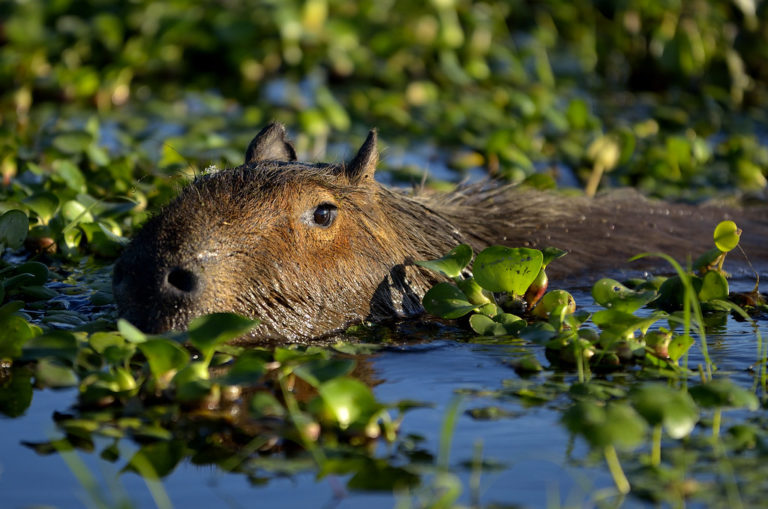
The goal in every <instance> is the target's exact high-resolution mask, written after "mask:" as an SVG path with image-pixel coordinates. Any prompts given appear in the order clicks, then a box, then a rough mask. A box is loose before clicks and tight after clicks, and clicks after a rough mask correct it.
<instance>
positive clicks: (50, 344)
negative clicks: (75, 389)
mask: <svg viewBox="0 0 768 509" xmlns="http://www.w3.org/2000/svg"><path fill="white" fill-rule="evenodd" d="M77 352H78V348H77V339H76V338H75V336H74V335H73V334H71V333H69V332H65V331H61V330H52V331H49V332H46V333H45V334H43V335H41V336H36V337H34V338H32V339H30V340H29V341H27V343H26V344H25V345H24V348H23V349H22V358H23V359H24V360H30V361H34V360H37V359H42V358H45V357H53V358H56V359H61V360H64V361H67V362H70V363H73V362H75V359H76V358H77Z"/></svg>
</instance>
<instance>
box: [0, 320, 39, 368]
mask: <svg viewBox="0 0 768 509" xmlns="http://www.w3.org/2000/svg"><path fill="white" fill-rule="evenodd" d="M36 332H37V329H36V328H33V327H32V326H31V325H30V324H29V322H27V321H26V320H25V319H24V318H22V317H20V316H17V315H6V316H2V317H0V359H16V358H18V357H21V356H22V352H23V350H22V349H23V347H24V345H25V344H26V343H27V342H28V341H29V340H30V339H32V338H33V337H35V335H36Z"/></svg>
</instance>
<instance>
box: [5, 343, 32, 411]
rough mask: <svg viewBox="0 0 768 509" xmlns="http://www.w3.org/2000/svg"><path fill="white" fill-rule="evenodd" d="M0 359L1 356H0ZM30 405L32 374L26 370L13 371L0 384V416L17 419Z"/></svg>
mask: <svg viewBox="0 0 768 509" xmlns="http://www.w3.org/2000/svg"><path fill="white" fill-rule="evenodd" d="M0 357H2V354H0ZM30 403H32V374H31V373H30V372H29V371H28V370H26V369H13V370H10V371H9V376H6V377H4V378H3V382H2V383H0V414H2V415H5V416H7V417H19V416H21V415H24V412H26V411H27V408H29V405H30Z"/></svg>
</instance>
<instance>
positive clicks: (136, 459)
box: [125, 440, 185, 479]
mask: <svg viewBox="0 0 768 509" xmlns="http://www.w3.org/2000/svg"><path fill="white" fill-rule="evenodd" d="M184 451H185V446H184V442H183V441H181V440H169V441H162V442H154V443H151V444H149V445H145V446H144V447H142V448H141V449H139V450H138V451H136V454H134V455H133V457H132V458H131V459H130V460H129V461H128V464H127V465H126V466H125V470H128V471H132V472H136V473H138V474H139V475H141V476H142V477H144V478H145V479H160V478H163V477H165V476H167V475H168V474H170V473H171V472H173V470H174V469H175V468H176V465H178V464H179V462H180V461H181V459H182V458H183V457H184Z"/></svg>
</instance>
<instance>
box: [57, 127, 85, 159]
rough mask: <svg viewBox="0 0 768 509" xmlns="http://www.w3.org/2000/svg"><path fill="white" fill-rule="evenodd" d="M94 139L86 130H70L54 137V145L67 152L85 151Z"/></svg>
mask: <svg viewBox="0 0 768 509" xmlns="http://www.w3.org/2000/svg"><path fill="white" fill-rule="evenodd" d="M92 141H93V137H92V136H91V135H90V133H88V132H86V131H70V132H65V133H61V134H58V135H56V136H54V138H53V146H54V147H56V148H57V149H58V150H61V151H62V152H64V153H66V154H77V153H79V152H83V151H84V150H85V149H86V148H88V145H90V144H91V142H92Z"/></svg>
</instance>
